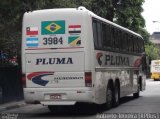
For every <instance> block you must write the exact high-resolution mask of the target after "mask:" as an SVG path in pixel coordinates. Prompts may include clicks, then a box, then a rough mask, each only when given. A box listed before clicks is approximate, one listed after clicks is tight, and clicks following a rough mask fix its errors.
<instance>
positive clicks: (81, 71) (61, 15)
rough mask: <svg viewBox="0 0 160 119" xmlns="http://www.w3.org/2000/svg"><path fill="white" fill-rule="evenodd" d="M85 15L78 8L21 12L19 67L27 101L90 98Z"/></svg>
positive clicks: (66, 102) (63, 102)
mask: <svg viewBox="0 0 160 119" xmlns="http://www.w3.org/2000/svg"><path fill="white" fill-rule="evenodd" d="M87 19H88V15H87V13H86V12H83V10H79V9H53V10H39V11H33V12H28V13H25V14H24V17H23V35H22V69H23V73H24V74H25V77H26V86H25V88H24V97H25V101H26V102H27V103H41V104H43V105H74V104H75V103H76V102H93V97H92V90H91V89H92V73H91V62H90V60H91V56H90V54H91V53H90V47H88V45H89V44H90V43H88V41H87V39H88V35H87V33H86V32H85V31H86V29H87V27H88V26H89V24H90V23H89V21H88V20H87ZM86 20H87V21H88V22H84V21H86ZM87 25H88V26H87ZM86 26H87V27H86ZM86 54H87V55H86ZM86 59H87V60H86Z"/></svg>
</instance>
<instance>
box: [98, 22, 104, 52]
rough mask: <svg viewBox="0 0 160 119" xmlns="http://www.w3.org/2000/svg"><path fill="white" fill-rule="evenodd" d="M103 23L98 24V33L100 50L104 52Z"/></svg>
mask: <svg viewBox="0 0 160 119" xmlns="http://www.w3.org/2000/svg"><path fill="white" fill-rule="evenodd" d="M101 26H102V25H101V22H97V33H98V35H97V36H98V49H99V50H102V49H103V47H102V29H101Z"/></svg>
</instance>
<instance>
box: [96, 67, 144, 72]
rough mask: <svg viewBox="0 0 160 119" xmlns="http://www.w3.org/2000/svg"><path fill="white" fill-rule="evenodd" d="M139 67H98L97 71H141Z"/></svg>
mask: <svg viewBox="0 0 160 119" xmlns="http://www.w3.org/2000/svg"><path fill="white" fill-rule="evenodd" d="M140 69H141V68H139V67H96V68H95V71H111V70H140Z"/></svg>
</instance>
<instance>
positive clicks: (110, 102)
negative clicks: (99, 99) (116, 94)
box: [105, 83, 113, 109]
mask: <svg viewBox="0 0 160 119" xmlns="http://www.w3.org/2000/svg"><path fill="white" fill-rule="evenodd" d="M112 106H113V85H112V83H109V84H108V86H107V91H106V104H105V107H106V108H107V109H111V108H112Z"/></svg>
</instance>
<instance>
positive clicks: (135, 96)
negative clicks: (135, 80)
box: [133, 84, 140, 98]
mask: <svg viewBox="0 0 160 119" xmlns="http://www.w3.org/2000/svg"><path fill="white" fill-rule="evenodd" d="M139 93H140V84H138V91H137V92H136V93H133V97H134V98H138V97H139Z"/></svg>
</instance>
